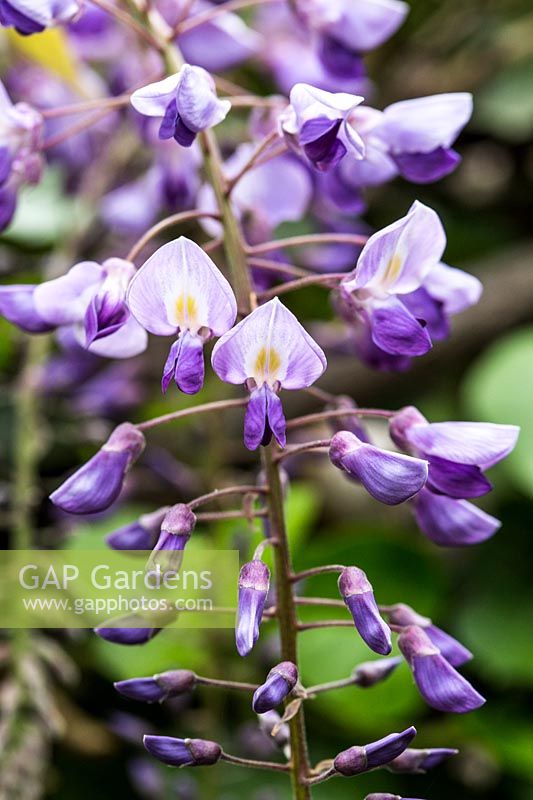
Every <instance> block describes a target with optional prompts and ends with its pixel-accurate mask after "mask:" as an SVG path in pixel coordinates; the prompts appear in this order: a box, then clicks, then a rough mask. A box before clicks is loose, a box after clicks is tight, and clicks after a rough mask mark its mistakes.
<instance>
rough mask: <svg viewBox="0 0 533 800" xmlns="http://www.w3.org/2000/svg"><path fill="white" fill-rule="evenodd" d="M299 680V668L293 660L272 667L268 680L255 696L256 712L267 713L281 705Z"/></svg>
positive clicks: (253, 702) (254, 708) (256, 691)
mask: <svg viewBox="0 0 533 800" xmlns="http://www.w3.org/2000/svg"><path fill="white" fill-rule="evenodd" d="M297 681H298V670H297V668H296V666H295V665H294V664H293V663H292V661H282V662H281V664H277V665H276V666H275V667H272V669H271V670H270V672H269V673H268V675H267V678H266V681H265V682H264V683H262V684H261V686H259V687H258V688H257V689H256V690H255V692H254V696H253V700H252V708H253V710H254V711H255V713H256V714H265V713H266V712H267V711H272V710H273V709H274V708H275V707H276V706H279V704H280V703H281V702H283V700H285V698H286V697H287V696H288V695H289V694H290V693H291V692H292V690H293V689H294V687H295V686H296V683H297Z"/></svg>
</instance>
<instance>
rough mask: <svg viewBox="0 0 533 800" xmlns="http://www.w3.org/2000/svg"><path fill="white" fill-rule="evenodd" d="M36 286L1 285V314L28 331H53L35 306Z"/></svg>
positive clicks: (53, 326)
mask: <svg viewBox="0 0 533 800" xmlns="http://www.w3.org/2000/svg"><path fill="white" fill-rule="evenodd" d="M0 198H1V195H0ZM36 288H37V287H36V285H35V284H30V283H27V284H24V283H21V284H20V283H19V284H10V285H8V286H0V314H1V315H2V316H3V317H5V318H6V319H7V320H9V322H11V323H13V325H16V326H17V327H18V328H20V329H21V330H22V331H26V333H45V332H46V331H53V330H54V328H55V325H52V324H50V323H49V322H46V320H44V319H43V318H42V317H41V316H40V315H39V314H38V313H37V310H36V308H35V302H34V299H33V296H34V293H35V289H36Z"/></svg>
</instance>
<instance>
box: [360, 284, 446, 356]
mask: <svg viewBox="0 0 533 800" xmlns="http://www.w3.org/2000/svg"><path fill="white" fill-rule="evenodd" d="M370 326H371V335H372V341H373V342H374V344H375V345H376V346H377V347H379V348H380V349H381V350H384V351H385V352H386V353H390V354H391V355H394V356H396V355H400V356H411V357H412V356H423V355H425V353H427V352H429V350H431V347H432V344H431V338H430V336H429V333H428V331H427V329H426V327H425V326H424V324H423V323H422V322H420V321H419V320H418V319H416V317H414V316H413V315H412V314H411V312H410V311H409V309H408V308H406V306H405V305H404V304H403V302H402V301H401V300H398V299H397V298H395V297H389V298H388V300H385V301H382V302H380V303H379V305H376V306H375V307H374V308H373V310H372V314H371V317H370Z"/></svg>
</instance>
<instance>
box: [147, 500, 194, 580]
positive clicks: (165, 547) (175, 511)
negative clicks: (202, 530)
mask: <svg viewBox="0 0 533 800" xmlns="http://www.w3.org/2000/svg"><path fill="white" fill-rule="evenodd" d="M195 525H196V515H195V514H194V513H193V512H192V511H191V509H190V508H189V506H188V505H185V504H184V503H178V504H177V505H175V506H172V507H171V508H169V510H168V511H167V513H166V514H165V517H164V519H163V521H162V523H161V532H160V535H159V538H158V540H157V543H156V545H155V547H154V549H153V551H152V555H151V556H150V559H149V561H148V567H149V568H151V569H154V568H157V566H158V565H159V566H160V568H161V569H168V570H171V571H177V570H178V569H179V568H180V566H181V562H182V559H183V551H184V550H185V546H186V544H187V542H188V541H189V539H190V538H191V535H192V532H193V531H194V528H195Z"/></svg>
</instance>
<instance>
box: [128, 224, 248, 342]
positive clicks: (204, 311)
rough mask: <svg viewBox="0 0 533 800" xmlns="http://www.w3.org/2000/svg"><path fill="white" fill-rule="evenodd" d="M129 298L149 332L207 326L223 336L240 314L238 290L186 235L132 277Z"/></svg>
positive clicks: (160, 333)
mask: <svg viewBox="0 0 533 800" xmlns="http://www.w3.org/2000/svg"><path fill="white" fill-rule="evenodd" d="M127 302H128V306H129V308H130V311H131V312H132V314H133V315H134V316H135V317H136V319H137V320H138V321H139V322H140V324H141V325H142V326H143V327H144V328H146V330H147V331H150V333H155V334H156V335H157V336H171V335H172V334H175V333H176V331H177V330H185V329H189V330H190V331H191V332H192V333H196V332H197V331H198V330H199V329H200V328H203V327H205V328H208V329H209V330H210V331H211V332H212V333H213V335H215V336H221V335H222V334H223V333H225V332H226V331H227V330H229V329H230V328H231V326H232V325H233V323H234V321H235V317H236V316H237V304H236V302H235V296H234V294H233V290H232V289H231V286H230V285H229V283H228V281H227V280H226V278H225V277H224V276H223V275H222V273H221V272H220V270H219V269H217V267H216V265H215V264H214V263H213V261H212V260H211V259H210V258H209V256H208V255H207V254H206V253H204V251H203V250H202V248H201V247H199V246H198V245H197V244H195V243H194V242H192V241H191V240H190V239H186V238H185V237H183V236H181V237H180V238H179V239H176V240H174V241H173V242H168V243H167V244H165V245H163V246H162V247H160V248H159V249H158V250H157V251H156V252H155V253H154V254H153V255H152V256H151V257H150V258H149V259H148V261H147V262H146V263H145V264H144V265H143V266H142V267H141V268H140V270H139V271H138V272H137V273H136V275H135V276H134V278H133V279H132V281H131V283H130V285H129V289H128V294H127Z"/></svg>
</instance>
